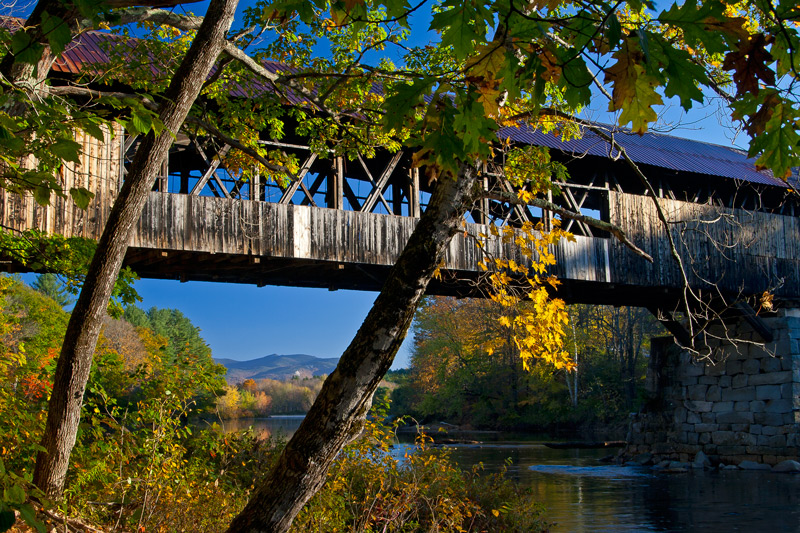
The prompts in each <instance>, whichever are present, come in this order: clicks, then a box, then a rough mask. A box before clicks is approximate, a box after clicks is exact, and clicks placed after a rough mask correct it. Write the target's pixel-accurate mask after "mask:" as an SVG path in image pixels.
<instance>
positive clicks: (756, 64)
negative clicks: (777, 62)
mask: <svg viewBox="0 0 800 533" xmlns="http://www.w3.org/2000/svg"><path fill="white" fill-rule="evenodd" d="M770 44H772V37H767V36H765V35H764V34H761V33H759V34H756V35H753V36H752V37H749V38H748V39H747V40H743V41H741V44H740V46H739V48H737V49H736V50H733V51H730V52H728V53H727V54H725V61H724V62H723V63H722V68H723V70H732V71H733V81H734V82H735V83H736V96H742V95H743V94H745V93H751V94H753V95H757V94H758V91H759V80H761V81H763V82H764V83H766V84H767V85H774V84H775V71H773V70H772V69H771V68H769V66H768V65H769V64H770V63H772V56H771V55H770V53H769V52H768V51H767V49H766V47H767V46H768V45H770Z"/></svg>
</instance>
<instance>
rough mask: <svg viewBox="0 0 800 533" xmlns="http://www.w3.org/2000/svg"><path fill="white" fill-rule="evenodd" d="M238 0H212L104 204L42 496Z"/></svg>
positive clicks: (48, 439) (60, 474)
mask: <svg viewBox="0 0 800 533" xmlns="http://www.w3.org/2000/svg"><path fill="white" fill-rule="evenodd" d="M237 2H238V0H212V2H211V4H210V5H209V7H208V13H207V14H206V17H205V19H204V21H203V24H202V26H201V27H200V30H199V31H198V33H197V36H196V37H195V39H194V41H193V42H192V45H191V47H190V48H189V51H188V52H187V53H186V57H184V59H183V61H182V62H181V65H180V66H179V67H178V70H177V72H176V73H175V76H174V78H173V79H172V82H171V83H170V86H169V88H168V89H167V92H166V93H165V94H164V102H163V103H162V105H161V111H160V118H161V120H162V122H163V123H164V130H163V131H162V133H161V134H160V135H158V136H156V135H154V134H153V133H152V132H151V133H150V134H148V135H147V136H146V137H145V139H144V141H142V144H141V146H140V147H139V149H138V150H137V152H136V155H135V157H134V160H133V164H132V166H131V172H130V173H129V174H128V177H127V179H126V180H125V183H124V185H123V187H122V190H121V191H120V193H119V196H118V198H117V200H116V201H115V202H114V206H113V208H112V210H111V214H110V216H109V219H108V223H107V224H106V227H105V230H104V231H103V235H102V237H101V238H100V242H99V243H98V246H97V252H96V253H95V255H94V258H93V259H92V263H91V265H90V267H89V272H88V273H87V275H86V280H85V282H84V285H83V289H82V290H81V293H80V296H79V297H78V301H77V303H76V304H75V309H74V310H73V311H72V315H71V316H70V320H69V324H68V325H67V332H66V335H65V338H64V344H63V346H62V348H61V354H60V356H59V358H58V363H57V366H56V373H55V378H54V381H53V393H52V395H51V398H50V403H49V405H48V413H47V425H46V427H45V432H44V436H43V437H42V442H41V444H42V447H43V448H44V449H45V451H43V452H40V453H39V455H38V456H37V458H36V468H35V470H34V478H33V479H34V483H35V484H36V485H38V486H39V488H40V489H42V490H43V491H44V492H45V493H46V494H47V495H48V496H50V497H57V496H59V495H60V494H61V491H62V489H63V486H64V479H65V476H66V473H67V467H68V465H69V457H70V453H71V452H72V448H73V446H74V445H75V436H76V434H77V430H78V423H79V421H80V411H81V405H82V403H83V394H84V391H85V388H86V382H87V381H88V379H89V369H90V368H91V366H92V356H93V355H94V349H95V346H96V344H97V338H98V335H99V333H100V326H101V324H102V319H103V316H104V314H105V312H106V307H107V306H108V301H109V298H110V297H111V292H112V289H113V287H114V281H115V280H116V279H117V275H118V274H119V269H120V267H121V265H122V260H123V258H124V257H125V252H126V251H127V249H128V244H129V242H130V240H131V236H132V234H133V228H134V225H135V224H136V221H137V220H138V219H139V216H140V215H141V212H142V208H143V206H144V203H145V201H146V200H147V195H148V193H149V192H150V190H152V188H153V181H154V179H155V177H156V176H157V174H158V170H159V169H160V168H161V163H162V161H163V160H164V158H165V157H166V156H167V154H168V151H169V147H170V145H171V144H172V141H173V138H174V137H173V136H174V134H175V133H177V131H178V129H179V128H180V127H181V125H182V124H183V121H184V119H185V118H186V115H187V114H188V113H189V110H190V109H191V107H192V105H193V103H194V101H195V99H196V98H197V95H198V94H199V92H200V89H201V88H202V85H203V82H204V81H205V79H206V77H207V76H208V73H209V71H210V70H211V67H212V66H213V65H214V63H215V61H216V59H217V57H218V56H219V54H220V51H221V50H222V47H223V43H224V40H225V34H226V32H227V31H228V29H229V28H230V26H231V23H232V22H233V15H234V11H235V10H236V4H237Z"/></svg>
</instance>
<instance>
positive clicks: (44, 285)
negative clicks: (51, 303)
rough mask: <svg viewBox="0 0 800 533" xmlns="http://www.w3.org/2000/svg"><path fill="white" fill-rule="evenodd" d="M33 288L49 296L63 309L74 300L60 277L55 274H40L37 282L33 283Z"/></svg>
mask: <svg viewBox="0 0 800 533" xmlns="http://www.w3.org/2000/svg"><path fill="white" fill-rule="evenodd" d="M31 287H33V288H34V289H35V290H37V291H39V292H41V293H42V294H44V295H45V296H49V297H50V298H52V299H53V300H55V302H56V303H57V304H58V305H60V306H61V307H66V306H67V305H69V304H71V303H72V298H70V297H69V295H68V293H67V291H66V289H65V288H64V285H63V284H62V283H61V282H60V281H59V280H58V276H56V275H55V274H51V273H47V274H40V275H39V276H37V277H36V280H35V281H34V282H33V283H31Z"/></svg>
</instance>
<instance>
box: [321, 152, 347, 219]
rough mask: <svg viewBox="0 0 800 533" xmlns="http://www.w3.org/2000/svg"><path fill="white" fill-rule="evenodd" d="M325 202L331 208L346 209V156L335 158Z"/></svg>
mask: <svg viewBox="0 0 800 533" xmlns="http://www.w3.org/2000/svg"><path fill="white" fill-rule="evenodd" d="M326 196H327V198H326V199H325V202H326V203H327V204H328V207H330V208H331V209H344V158H342V157H337V158H335V159H334V160H333V172H332V173H331V175H330V176H328V193H327V195H326Z"/></svg>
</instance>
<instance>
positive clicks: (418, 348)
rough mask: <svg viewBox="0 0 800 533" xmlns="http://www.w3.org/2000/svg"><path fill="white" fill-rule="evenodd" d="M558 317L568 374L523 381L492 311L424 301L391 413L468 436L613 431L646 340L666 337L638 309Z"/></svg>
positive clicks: (537, 367) (630, 400) (581, 309)
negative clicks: (474, 432)
mask: <svg viewBox="0 0 800 533" xmlns="http://www.w3.org/2000/svg"><path fill="white" fill-rule="evenodd" d="M567 309H568V313H569V315H570V326H569V327H568V328H567V331H566V339H565V342H564V347H565V349H566V350H568V351H569V352H570V354H571V355H572V357H573V359H574V361H575V362H576V364H575V366H574V367H573V368H571V369H557V368H555V367H554V366H553V365H550V364H546V363H543V362H536V363H534V364H533V366H532V368H531V369H530V370H529V371H527V370H525V369H524V368H523V364H522V360H521V359H520V357H519V353H518V352H519V347H518V346H517V344H516V343H515V341H514V338H513V336H511V335H509V334H508V330H507V328H504V327H503V326H502V325H501V324H500V323H498V320H497V316H498V309H497V304H496V303H495V302H493V301H492V300H489V299H486V300H477V299H475V300H470V299H464V300H455V299H452V298H443V297H429V298H427V299H426V300H425V302H424V303H423V305H422V306H421V307H420V309H419V310H418V311H417V315H416V318H415V322H414V348H413V352H412V359H411V365H410V368H409V369H408V370H407V371H403V372H400V373H396V374H394V375H390V377H389V379H392V380H393V381H395V382H397V383H398V385H399V386H398V387H397V388H395V389H394V390H393V391H392V393H391V397H392V412H393V413H397V414H409V415H413V416H414V417H415V418H416V419H418V420H421V421H445V422H448V423H452V424H457V425H459V426H462V427H472V428H476V429H502V430H527V431H531V430H535V431H546V430H551V429H561V430H562V431H564V432H566V434H569V433H570V432H577V431H580V430H581V429H589V428H595V429H598V428H604V429H608V428H611V427H614V426H615V425H617V426H618V431H619V426H624V423H625V421H626V420H627V417H628V414H629V413H632V412H636V411H637V410H638V409H639V407H640V406H641V403H642V401H643V399H644V398H643V384H644V378H645V373H646V370H647V361H648V354H649V348H650V338H651V337H653V336H659V335H664V334H666V332H665V331H664V330H663V328H662V327H661V326H660V324H659V323H658V322H657V321H656V320H655V318H654V317H653V316H652V315H651V314H650V313H649V312H648V311H647V310H645V309H640V308H631V307H612V306H589V305H572V306H568V308H567ZM622 436H623V437H624V433H623V435H622ZM620 438H621V437H620Z"/></svg>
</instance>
